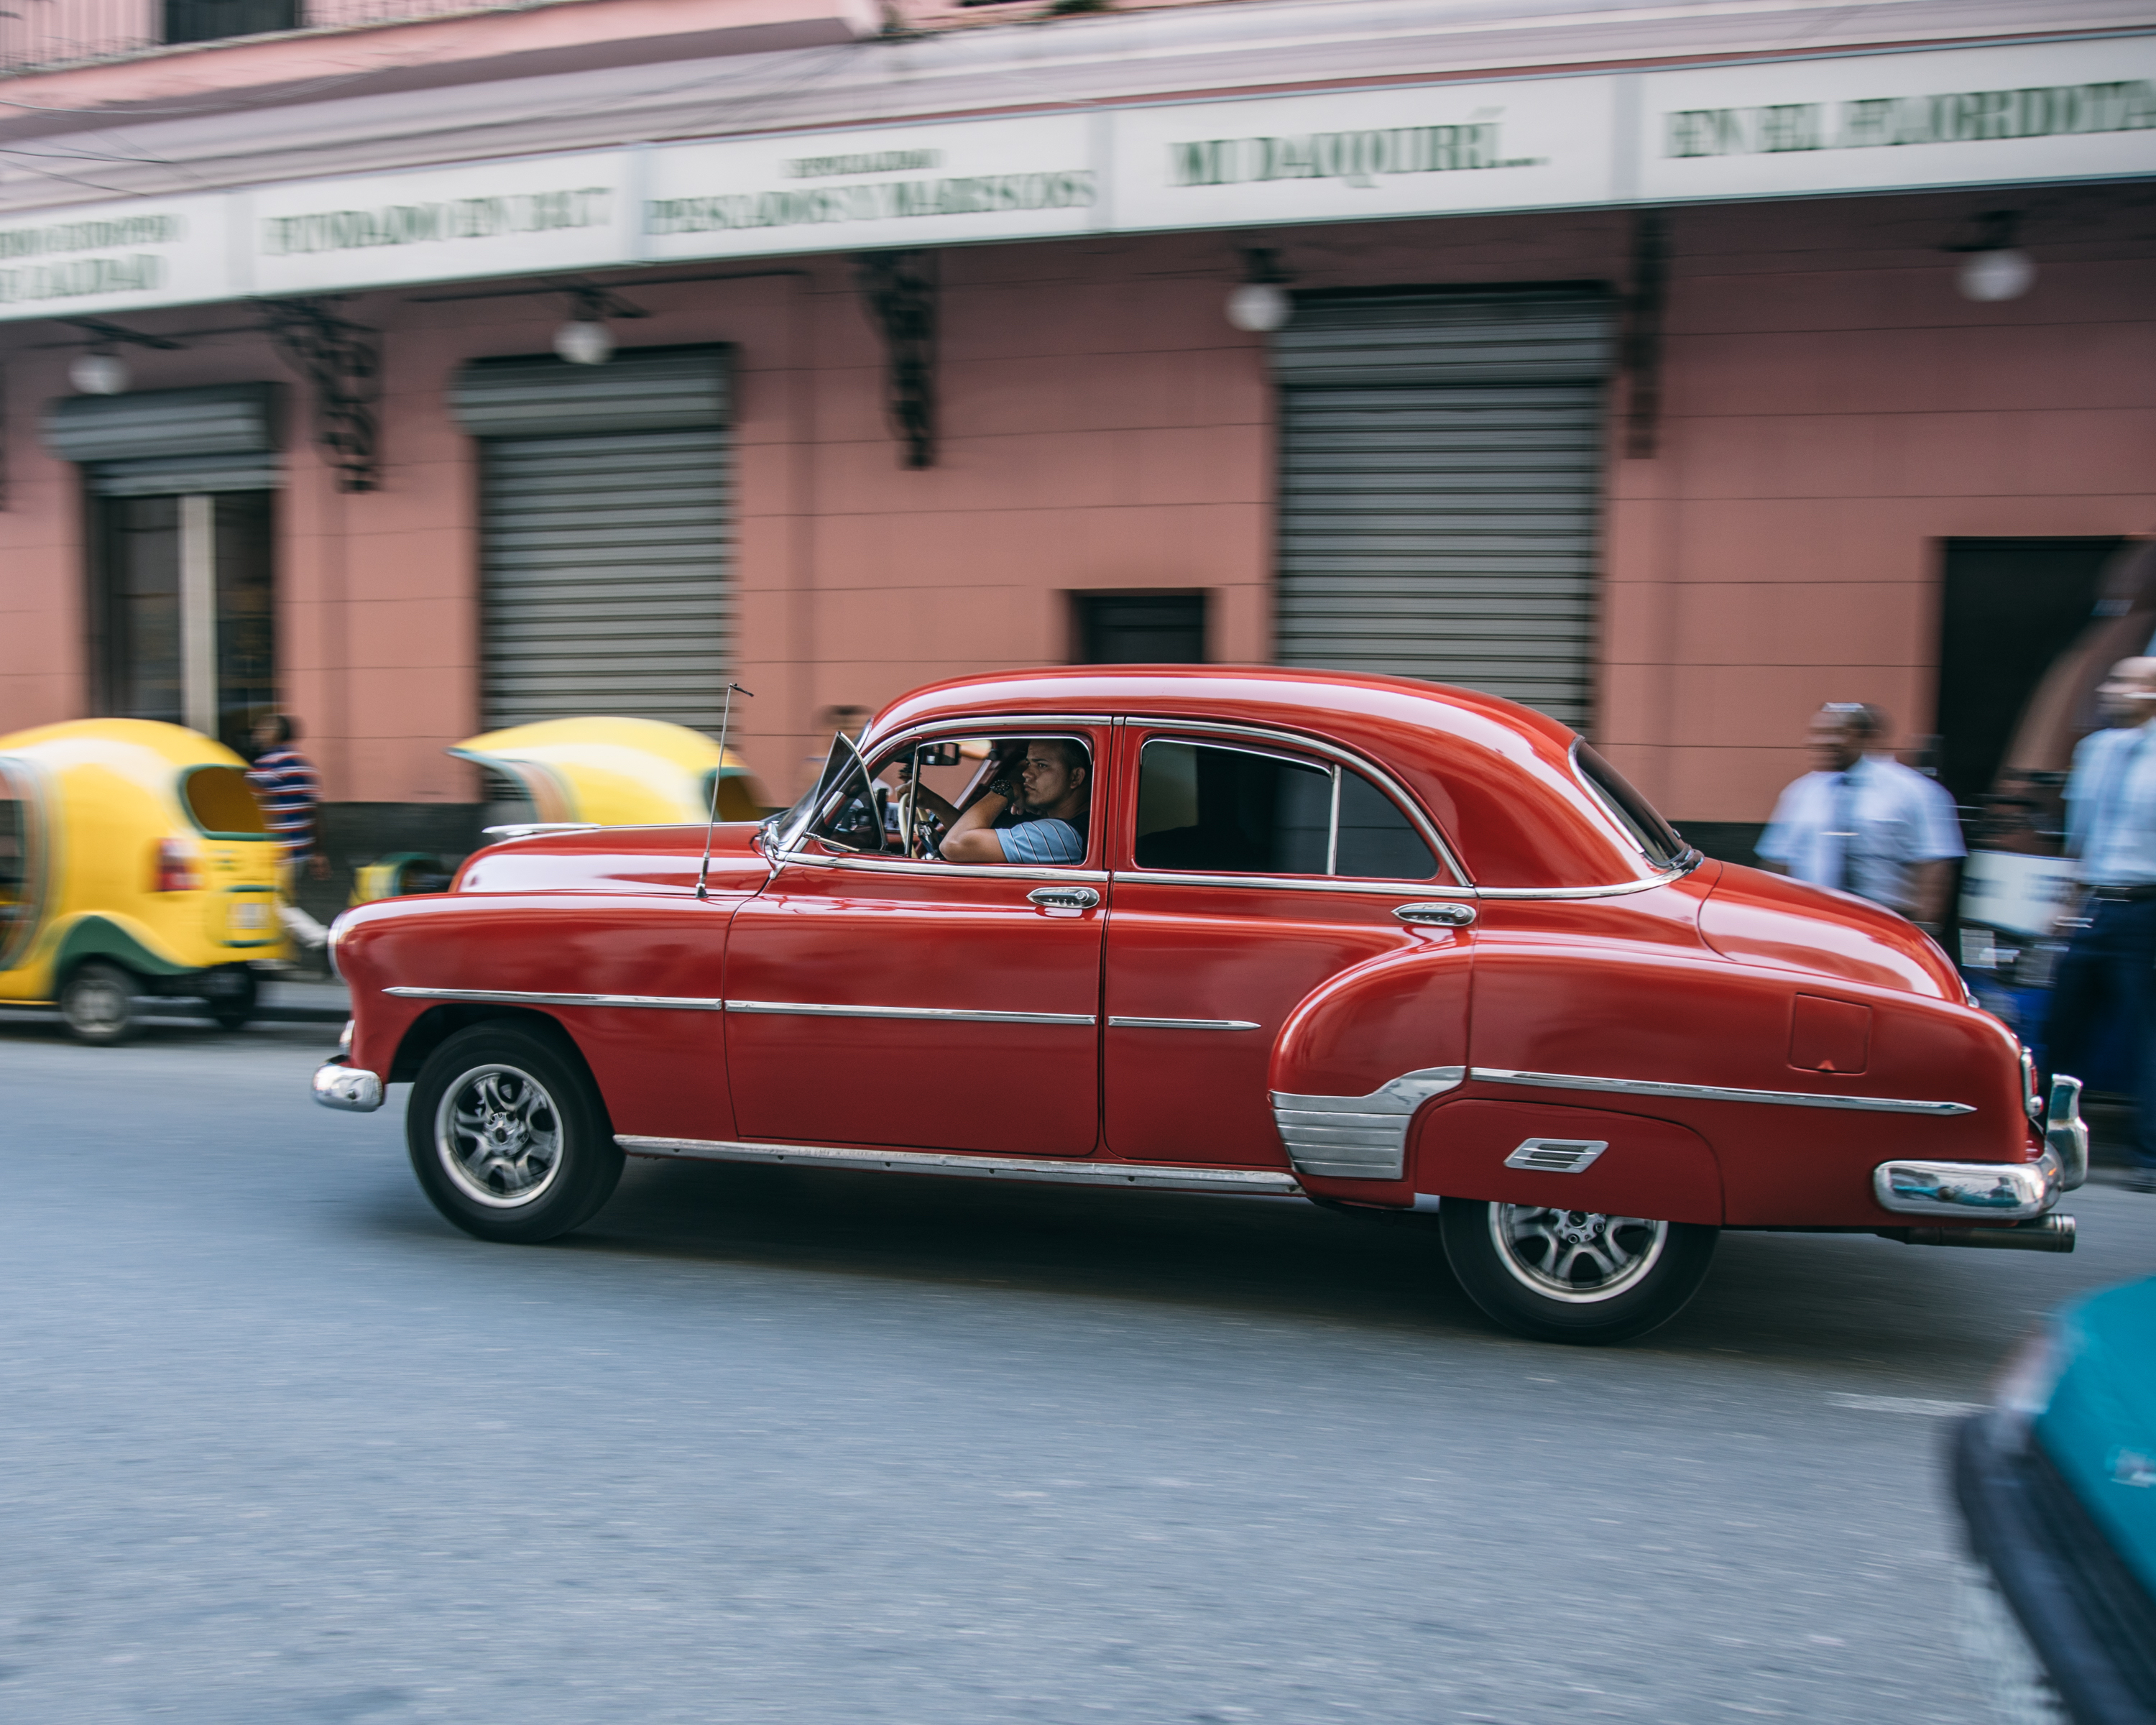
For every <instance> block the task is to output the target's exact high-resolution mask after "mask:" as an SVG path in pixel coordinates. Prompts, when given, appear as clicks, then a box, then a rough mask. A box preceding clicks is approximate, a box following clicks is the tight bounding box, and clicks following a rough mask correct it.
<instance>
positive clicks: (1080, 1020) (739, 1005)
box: [726, 1000, 1100, 1024]
mask: <svg viewBox="0 0 2156 1725" xmlns="http://www.w3.org/2000/svg"><path fill="white" fill-rule="evenodd" d="M726 1010H727V1011H728V1012H767V1013H779V1014H785V1015H787V1016H788V1017H796V1018H819V1019H952V1020H953V1021H956V1022H957V1023H961V1024H1098V1023H1099V1022H1100V1019H1098V1018H1096V1016H1095V1015H1094V1014H1091V1013H1090V1012H977V1011H975V1010H973V1009H972V1008H970V1007H960V1006H834V1005H829V1004H825V1003H824V1002H823V1001H817V1000H729V1001H727V1002H726Z"/></svg>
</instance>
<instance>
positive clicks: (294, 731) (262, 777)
mask: <svg viewBox="0 0 2156 1725" xmlns="http://www.w3.org/2000/svg"><path fill="white" fill-rule="evenodd" d="M299 734H300V727H299V726H298V725H297V724H296V723H295V722H294V721H293V720H292V719H291V717H290V716H289V715H287V714H285V713H264V714H263V716H261V717H260V718H259V719H257V720H256V721H254V747H255V751H256V752H255V756H254V766H253V767H252V768H249V770H248V774H247V778H248V782H249V783H250V784H252V785H253V786H254V795H255V798H256V799H257V800H258V801H259V802H260V803H261V804H262V814H263V819H264V822H265V823H266V824H267V825H268V826H269V831H270V834H272V836H274V837H275V839H276V840H277V843H278V845H280V847H281V849H282V852H283V855H281V856H280V859H279V863H280V866H279V869H278V871H277V873H278V881H279V886H280V892H279V903H278V907H277V908H278V915H279V916H280V919H281V920H282V921H283V922H284V924H285V932H287V933H289V934H290V936H291V937H293V938H294V939H295V940H296V941H298V942H300V944H301V945H302V946H307V947H321V946H322V945H324V944H325V943H326V942H327V940H328V937H329V936H328V931H327V930H326V929H325V928H324V927H322V925H321V923H320V922H316V920H315V919H314V918H313V917H312V916H309V915H308V914H307V913H306V912H305V911H303V910H301V909H300V906H298V905H297V904H296V903H295V902H294V900H295V898H296V896H297V895H298V891H299V884H300V870H303V869H304V870H306V871H307V873H308V874H310V875H312V876H313V877H314V878H315V879H316V880H326V879H328V877H329V872H330V865H329V860H328V859H327V858H326V857H325V856H324V855H322V854H321V850H320V848H319V847H318V846H317V845H316V834H315V810H316V805H317V804H318V803H321V780H320V779H318V778H316V776H315V769H314V767H313V765H312V763H311V762H309V761H308V759H307V757H305V755H303V754H301V753H300V752H299V751H298V750H297V749H295V748H294V747H292V744H293V742H294V741H295V739H296V738H297V737H298V736H299Z"/></svg>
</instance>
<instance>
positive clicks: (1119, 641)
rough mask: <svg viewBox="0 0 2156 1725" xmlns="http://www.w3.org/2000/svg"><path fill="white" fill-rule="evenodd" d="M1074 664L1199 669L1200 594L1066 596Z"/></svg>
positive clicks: (1202, 646) (1201, 646) (1202, 610)
mask: <svg viewBox="0 0 2156 1725" xmlns="http://www.w3.org/2000/svg"><path fill="white" fill-rule="evenodd" d="M1071 599H1072V602H1073V603H1074V604H1075V607H1076V610H1077V615H1076V619H1075V621H1076V629H1075V635H1076V639H1077V649H1078V650H1077V652H1076V654H1075V656H1074V657H1075V663H1077V664H1079V665H1203V664H1204V663H1205V595H1204V593H1073V594H1072V595H1071Z"/></svg>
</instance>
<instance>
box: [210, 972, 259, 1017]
mask: <svg viewBox="0 0 2156 1725" xmlns="http://www.w3.org/2000/svg"><path fill="white" fill-rule="evenodd" d="M260 992H261V990H260V988H259V984H258V983H256V982H255V979H254V972H253V971H251V970H249V968H247V967H246V966H245V965H244V964H228V965H224V966H223V967H221V968H218V969H216V970H213V971H212V972H210V973H209V974H208V977H206V978H203V999H204V1000H205V1001H206V1002H207V1003H208V1006H209V1015H210V1017H211V1018H212V1019H214V1020H215V1021H216V1023H217V1025H218V1029H223V1030H244V1029H246V1028H247V1024H248V1022H249V1019H253V1018H254V1004H255V999H256V997H257V996H258V995H259V993H260Z"/></svg>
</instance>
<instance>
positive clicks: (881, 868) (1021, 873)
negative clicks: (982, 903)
mask: <svg viewBox="0 0 2156 1725" xmlns="http://www.w3.org/2000/svg"><path fill="white" fill-rule="evenodd" d="M780 865H798V866H799V867H803V868H811V869H852V870H857V871H859V872H860V873H862V874H868V875H917V876H933V877H935V878H937V879H940V880H1107V879H1108V878H1109V875H1108V871H1107V870H1106V869H1055V868H1047V867H1039V868H1036V867H1033V866H1031V865H1026V864H1023V863H947V862H926V861H922V860H920V859H918V858H914V857H904V856H877V855H871V854H870V853H869V852H867V851H863V852H862V853H861V854H860V855H858V856H817V855H814V854H812V853H811V852H809V851H806V850H783V851H780V852H779V853H778V855H777V856H776V858H775V859H774V860H773V868H774V869H776V868H777V867H778V866H780Z"/></svg>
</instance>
